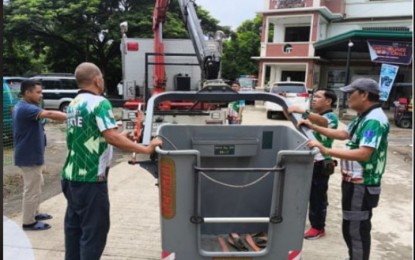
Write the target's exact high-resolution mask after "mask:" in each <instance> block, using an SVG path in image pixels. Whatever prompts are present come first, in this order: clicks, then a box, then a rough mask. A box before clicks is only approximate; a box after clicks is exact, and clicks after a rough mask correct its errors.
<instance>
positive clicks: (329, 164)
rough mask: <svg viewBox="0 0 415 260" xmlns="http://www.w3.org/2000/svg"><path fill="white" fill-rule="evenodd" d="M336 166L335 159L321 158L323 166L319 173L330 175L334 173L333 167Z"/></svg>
mask: <svg viewBox="0 0 415 260" xmlns="http://www.w3.org/2000/svg"><path fill="white" fill-rule="evenodd" d="M336 166H337V161H336V160H333V159H332V158H329V159H324V160H323V167H322V171H321V173H322V174H323V175H324V176H330V175H332V174H333V173H334V168H335V167H336Z"/></svg>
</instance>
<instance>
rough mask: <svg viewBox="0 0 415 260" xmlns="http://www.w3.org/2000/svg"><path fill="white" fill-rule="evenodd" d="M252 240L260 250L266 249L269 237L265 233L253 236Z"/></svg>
mask: <svg viewBox="0 0 415 260" xmlns="http://www.w3.org/2000/svg"><path fill="white" fill-rule="evenodd" d="M252 240H253V241H254V242H255V245H256V246H258V247H259V248H265V247H266V246H267V243H268V236H267V234H266V233H264V232H260V233H255V234H252Z"/></svg>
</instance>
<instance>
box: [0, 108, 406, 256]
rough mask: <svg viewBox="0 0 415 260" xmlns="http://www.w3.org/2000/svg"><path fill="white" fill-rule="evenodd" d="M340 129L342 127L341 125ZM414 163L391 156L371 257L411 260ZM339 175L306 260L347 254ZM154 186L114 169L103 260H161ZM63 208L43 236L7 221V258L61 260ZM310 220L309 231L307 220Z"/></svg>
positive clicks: (122, 166) (46, 205)
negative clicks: (320, 233)
mask: <svg viewBox="0 0 415 260" xmlns="http://www.w3.org/2000/svg"><path fill="white" fill-rule="evenodd" d="M262 118H265V115H264V113H263V111H256V110H255V109H253V110H252V113H251V112H250V113H246V115H244V124H253V123H254V124H260V123H261V124H262V123H263V122H262V121H261V120H262ZM264 120H265V119H264ZM259 121H261V122H260V123H259ZM281 122H282V123H284V124H285V123H288V124H289V122H286V121H285V122H284V121H275V120H273V121H264V123H266V124H280V123H281ZM340 127H344V125H343V124H341V126H340ZM342 146H343V142H339V141H336V142H335V147H342ZM411 165H412V162H405V161H404V160H403V159H402V158H400V157H398V156H396V155H394V154H393V153H391V152H389V153H388V163H387V167H386V173H385V175H384V178H383V182H382V194H381V199H380V203H379V206H378V207H377V208H376V209H375V210H374V216H373V222H372V224H373V227H372V254H371V259H375V260H378V259H379V260H383V259H411V258H412V248H413V239H412V237H413V222H412V219H413V206H412V183H413V177H412V176H413V174H412V166H411ZM336 171H337V173H335V174H334V175H333V176H332V177H331V178H330V188H329V195H328V196H329V204H330V205H329V209H328V215H327V226H326V231H327V235H326V237H323V238H321V239H318V240H312V241H308V240H304V244H303V259H305V260H320V259H329V260H331V259H333V260H337V259H339V260H340V259H344V258H345V257H346V256H347V249H346V245H345V244H344V242H343V238H342V234H341V198H340V197H341V192H340V182H341V178H340V174H338V169H337V170H336ZM155 182H156V181H155V179H154V178H153V177H152V176H151V175H150V174H148V173H147V172H146V171H145V170H143V169H141V168H140V167H139V166H132V165H128V164H127V163H126V162H122V163H119V164H117V165H116V166H115V167H113V168H112V170H111V173H110V177H109V195H110V202H111V229H110V232H109V236H108V242H107V246H106V248H105V251H104V255H103V257H102V259H103V260H121V259H123V260H124V259H127V260H128V259H140V260H141V259H142V260H150V259H160V258H161V257H160V255H161V243H160V225H159V220H160V219H159V207H158V188H157V186H155ZM65 208H66V201H65V199H64V197H63V195H62V194H59V195H57V196H55V197H53V198H51V199H49V200H47V201H45V202H43V203H42V204H41V209H42V211H43V212H47V213H49V214H51V215H53V217H54V218H53V219H51V220H50V221H48V223H50V224H51V225H52V228H51V229H49V230H47V231H41V232H36V231H31V232H30V231H28V232H21V230H20V232H19V229H20V226H21V214H19V215H17V216H15V217H13V218H12V219H10V220H9V219H5V218H3V224H4V233H3V252H4V253H3V257H4V259H13V260H27V259H31V258H30V252H32V253H33V255H34V259H39V260H43V259H46V260H55V259H56V260H58V259H63V258H64V235H63V218H64V213H65ZM306 222H307V223H306V228H308V225H309V224H308V220H307V221H306ZM22 233H23V235H22ZM16 234H18V235H16ZM16 236H18V237H23V238H25V237H26V238H27V242H28V243H26V244H25V243H20V242H18V241H17V239H16ZM178 236H180V234H178ZM19 241H20V240H19ZM27 255H29V257H28V256H27ZM179 260H182V259H179ZM184 260H188V259H184ZM189 260H193V259H189Z"/></svg>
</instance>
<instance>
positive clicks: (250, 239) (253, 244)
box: [245, 234, 262, 252]
mask: <svg viewBox="0 0 415 260" xmlns="http://www.w3.org/2000/svg"><path fill="white" fill-rule="evenodd" d="M245 240H246V243H248V245H249V246H250V247H251V248H252V249H253V250H254V251H255V252H259V251H261V250H262V248H261V247H260V246H259V245H257V243H256V242H255V241H254V239H253V237H252V235H251V234H246V236H245Z"/></svg>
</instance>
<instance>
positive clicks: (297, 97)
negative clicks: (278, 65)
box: [264, 81, 310, 118]
mask: <svg viewBox="0 0 415 260" xmlns="http://www.w3.org/2000/svg"><path fill="white" fill-rule="evenodd" d="M269 92H270V93H272V94H275V95H280V96H283V97H284V98H286V99H287V101H288V102H290V105H296V106H299V107H302V108H304V109H309V108H310V94H309V92H308V90H307V88H306V86H305V84H304V82H297V81H282V82H275V83H274V84H272V86H271V87H270V88H269ZM264 106H265V109H266V111H267V118H273V117H274V115H276V114H281V115H282V111H283V109H282V107H281V106H280V105H277V104H275V103H274V102H269V101H266V102H265V103H264Z"/></svg>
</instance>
